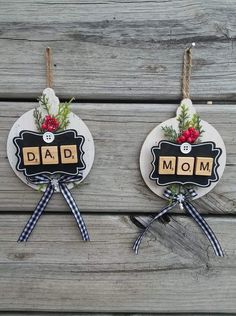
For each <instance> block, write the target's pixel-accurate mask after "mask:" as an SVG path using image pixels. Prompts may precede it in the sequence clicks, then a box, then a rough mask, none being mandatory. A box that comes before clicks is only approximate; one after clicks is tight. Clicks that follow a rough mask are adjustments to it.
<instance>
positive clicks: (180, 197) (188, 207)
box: [133, 189, 224, 257]
mask: <svg viewBox="0 0 236 316" xmlns="http://www.w3.org/2000/svg"><path fill="white" fill-rule="evenodd" d="M163 195H164V196H165V197H166V198H168V199H169V200H170V204H169V205H168V206H166V207H164V208H162V210H161V211H160V213H158V214H157V215H156V216H155V217H154V218H153V219H152V220H151V221H150V223H149V224H148V225H147V227H146V228H145V230H144V231H143V232H142V233H141V234H140V235H139V237H138V238H137V239H136V241H135V242H134V245H133V250H134V251H135V253H136V254H138V250H139V246H140V244H141V242H142V239H143V237H144V235H145V233H146V232H147V231H148V229H149V228H150V226H151V225H152V224H153V222H154V221H156V220H157V219H158V218H160V217H161V216H163V215H164V214H166V213H167V212H168V211H170V210H171V209H173V208H174V207H175V206H176V205H177V204H179V205H180V208H181V209H184V210H185V211H187V212H188V213H189V214H190V215H191V216H192V217H193V219H194V220H195V221H196V222H197V224H198V225H199V226H200V228H201V229H202V230H203V232H204V233H205V235H206V236H207V238H208V240H209V241H210V243H211V245H212V247H213V249H214V252H215V255H216V256H219V257H223V256H224V253H223V250H222V248H221V246H220V243H219V241H218V240H217V238H216V236H215V234H214V232H213V231H212V229H211V228H210V226H209V225H208V224H207V222H206V221H205V220H204V218H203V217H202V216H201V215H200V214H199V213H198V211H197V210H196V208H195V207H194V206H193V205H192V204H191V203H190V202H189V199H191V198H193V197H195V196H197V193H196V192H195V191H194V190H193V189H188V190H186V192H185V193H179V194H173V193H172V192H171V190H169V189H166V190H165V192H164V194H163Z"/></svg>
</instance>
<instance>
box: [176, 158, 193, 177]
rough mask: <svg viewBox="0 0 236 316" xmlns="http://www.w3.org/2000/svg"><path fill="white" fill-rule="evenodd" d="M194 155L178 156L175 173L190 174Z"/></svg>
mask: <svg viewBox="0 0 236 316" xmlns="http://www.w3.org/2000/svg"><path fill="white" fill-rule="evenodd" d="M193 166H194V157H178V163H177V175H183V176H191V175H192V174H193Z"/></svg>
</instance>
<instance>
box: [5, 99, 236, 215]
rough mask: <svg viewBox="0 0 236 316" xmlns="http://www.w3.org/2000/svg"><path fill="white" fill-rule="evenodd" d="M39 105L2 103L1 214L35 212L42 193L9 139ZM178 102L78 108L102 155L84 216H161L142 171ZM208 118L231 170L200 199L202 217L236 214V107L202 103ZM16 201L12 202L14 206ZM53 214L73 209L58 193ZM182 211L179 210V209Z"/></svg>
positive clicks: (82, 191)
mask: <svg viewBox="0 0 236 316" xmlns="http://www.w3.org/2000/svg"><path fill="white" fill-rule="evenodd" d="M35 106H36V103H21V102H7V103H4V102H2V103H1V104H0V108H1V115H0V174H1V182H0V200H1V205H0V211H30V212H31V211H32V210H33V206H34V205H36V203H37V201H38V200H39V198H40V196H41V195H40V193H38V192H37V191H33V190H32V189H31V188H29V187H27V186H26V185H25V184H23V183H22V182H21V181H20V180H19V179H18V178H17V177H16V176H15V174H14V173H13V171H12V170H11V168H10V165H9V163H8V160H7V158H6V140H7V135H8V133H9V130H10V128H11V126H12V125H13V122H14V121H15V120H16V119H17V118H18V117H19V116H20V115H21V114H23V113H24V112H25V111H27V110H29V109H32V108H33V107H35ZM176 107H177V106H176V105H174V104H172V105H171V104H113V103H94V104H93V103H89V104H87V103H86V104H84V103H83V104H82V103H81V104H80V103H79V104H78V103H77V104H73V106H72V110H73V111H74V112H75V113H76V114H79V115H80V117H81V118H82V119H84V120H85V122H86V124H87V125H88V127H89V129H90V130H91V132H92V134H93V136H94V141H95V149H96V156H95V161H94V166H93V168H92V171H91V174H90V175H89V176H88V178H87V179H86V180H85V181H84V182H83V184H82V185H80V186H79V188H76V189H75V190H74V191H73V192H74V196H75V198H76V200H77V201H78V203H79V205H80V208H81V210H82V211H83V212H157V211H158V210H159V209H160V207H162V206H163V205H164V204H165V201H163V200H162V199H160V198H158V197H157V196H156V195H154V194H153V193H152V192H151V191H150V190H149V189H148V188H147V187H146V185H145V184H144V182H143V180H142V177H141V174H140V171H139V154H140V149H141V146H142V143H143V141H144V139H145V137H146V135H147V134H148V133H149V131H150V130H151V129H152V128H154V127H155V126H156V125H157V124H159V123H160V122H162V121H164V120H166V119H168V118H171V117H173V116H174V115H175V111H176ZM196 109H197V111H198V113H199V114H200V115H201V117H202V119H205V120H208V121H209V122H210V123H212V124H213V125H214V126H215V127H216V128H217V129H218V131H219V132H220V133H221V135H222V137H223V139H224V141H225V143H226V147H227V155H228V156H227V166H226V169H225V173H224V175H223V178H222V180H221V182H220V183H219V184H218V185H217V186H216V188H215V189H214V190H213V191H212V192H211V193H209V194H208V195H207V196H205V197H204V198H203V199H199V200H198V201H196V205H197V206H198V207H199V209H200V211H201V212H202V213H218V214H219V213H220V214H231V213H235V187H236V179H235V177H233V176H232V175H233V174H234V173H235V170H236V164H235V154H236V139H235V135H234V133H232V131H233V129H234V127H233V126H234V124H235V123H236V115H235V114H236V107H234V106H232V105H221V104H218V105H217V104H214V105H212V106H209V105H205V104H203V105H196ZM9 201H10V203H9ZM47 210H48V211H66V212H67V211H68V208H67V206H66V204H65V203H64V202H63V199H62V196H61V195H55V196H54V197H53V201H52V203H50V204H49V206H48V208H47ZM176 211H177V212H178V209H176Z"/></svg>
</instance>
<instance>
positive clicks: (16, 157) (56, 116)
mask: <svg viewBox="0 0 236 316" xmlns="http://www.w3.org/2000/svg"><path fill="white" fill-rule="evenodd" d="M46 65H47V79H48V88H46V89H45V90H44V91H43V94H42V96H41V97H40V98H39V106H38V107H36V108H35V109H32V110H30V111H28V112H26V113H24V114H23V115H22V116H21V117H20V118H19V119H18V120H17V121H16V122H15V123H14V125H13V126H12V128H11V130H10V132H9V135H8V140H7V156H8V160H9V163H10V165H11V167H12V169H13V170H14V172H15V173H16V175H17V176H18V177H19V178H20V179H21V180H22V181H23V182H24V183H25V184H27V185H28V186H30V187H32V188H33V189H35V190H40V191H42V192H44V193H43V195H42V198H41V200H40V201H39V202H38V204H37V206H36V208H35V210H34V212H33V214H32V216H31V217H30V219H29V220H28V222H27V224H26V225H25V227H24V229H23V231H22V233H21V235H20V237H19V239H18V241H20V242H22V241H27V240H28V238H29V236H30V234H31V232H32V231H33V229H34V227H35V225H36V223H37V221H38V219H39V218H40V216H41V214H42V212H43V211H44V209H45V208H46V205H47V203H48V202H49V200H50V198H51V197H52V195H53V194H54V193H61V194H62V195H63V197H64V199H65V201H66V203H67V204H68V206H69V208H70V210H71V211H72V214H73V216H74V218H75V220H76V222H77V225H78V227H79V229H80V232H81V235H82V238H83V240H84V241H87V240H89V234H88V231H87V228H86V225H85V223H84V221H83V218H82V216H81V214H80V211H79V208H78V206H77V204H76V202H75V200H74V198H73V197H72V195H71V192H70V189H72V188H73V187H74V186H75V185H77V184H79V183H81V182H82V181H83V180H84V179H85V178H86V177H87V175H88V174H89V172H90V170H91V168H92V165H93V161H94V155H95V149H94V142H93V137H92V135H91V133H90V131H89V129H88V127H87V126H86V124H85V123H84V122H83V121H82V119H81V118H80V117H78V116H77V115H75V114H74V113H73V112H71V110H70V106H71V102H72V100H73V99H71V100H70V101H69V102H64V103H61V102H60V101H59V99H58V97H57V96H56V95H55V92H54V90H53V89H52V88H51V86H52V74H51V50H50V48H47V50H46Z"/></svg>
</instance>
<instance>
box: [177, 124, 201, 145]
mask: <svg viewBox="0 0 236 316" xmlns="http://www.w3.org/2000/svg"><path fill="white" fill-rule="evenodd" d="M199 135H200V133H199V131H197V130H196V129H195V128H194V127H189V128H188V129H187V130H186V131H183V132H182V134H181V135H180V136H179V137H178V138H177V139H176V143H178V144H182V143H184V142H188V143H191V144H192V143H194V142H195V141H196V140H197V138H198V137H199Z"/></svg>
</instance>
